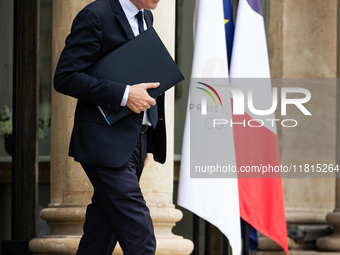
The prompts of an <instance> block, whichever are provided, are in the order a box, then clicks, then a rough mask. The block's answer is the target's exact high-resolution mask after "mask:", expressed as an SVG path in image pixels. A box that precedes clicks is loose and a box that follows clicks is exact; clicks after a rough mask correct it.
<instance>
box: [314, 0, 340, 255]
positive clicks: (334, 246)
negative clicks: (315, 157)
mask: <svg viewBox="0 0 340 255" xmlns="http://www.w3.org/2000/svg"><path fill="white" fill-rule="evenodd" d="M337 9H338V12H337V23H338V24H339V21H340V12H339V11H340V2H339V1H337ZM339 31H340V30H339V26H338V27H337V32H338V33H337V51H336V57H337V59H336V61H337V67H336V72H337V75H336V76H337V77H339V75H340V51H339V50H340V33H339ZM339 85H340V84H339V82H337V91H336V163H337V164H339V163H340V130H339V127H340V89H339ZM336 178H337V179H336V183H335V189H336V190H335V209H334V211H333V212H331V213H329V214H327V216H326V221H327V223H329V224H331V225H332V226H333V227H334V233H333V234H332V235H330V236H326V237H322V238H319V239H318V240H317V242H316V245H317V247H318V248H319V249H320V250H326V251H340V179H339V178H340V173H337V175H336Z"/></svg>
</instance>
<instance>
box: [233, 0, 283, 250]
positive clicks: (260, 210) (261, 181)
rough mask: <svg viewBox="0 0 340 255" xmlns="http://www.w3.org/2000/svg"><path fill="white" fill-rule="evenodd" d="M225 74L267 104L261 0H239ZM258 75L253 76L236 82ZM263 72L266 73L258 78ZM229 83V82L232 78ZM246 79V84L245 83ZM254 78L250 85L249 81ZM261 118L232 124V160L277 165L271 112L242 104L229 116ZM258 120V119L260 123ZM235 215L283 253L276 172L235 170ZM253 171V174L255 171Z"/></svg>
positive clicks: (269, 101) (267, 71) (269, 94)
mask: <svg viewBox="0 0 340 255" xmlns="http://www.w3.org/2000/svg"><path fill="white" fill-rule="evenodd" d="M230 78H231V80H232V81H234V83H235V85H236V86H238V87H239V88H241V89H242V90H243V92H244V94H246V93H247V91H248V90H249V89H251V90H252V91H254V97H255V92H256V95H260V99H261V101H262V102H261V104H262V105H266V106H268V107H267V108H266V109H268V108H270V106H271V105H272V88H271V84H270V79H269V78H270V69H269V61H268V51H267V43H266V35H265V29H264V22H263V17H262V11H261V4H260V0H240V1H239V6H238V12H237V20H236V27H235V34H234V44H233V50H232V59H231V64H230ZM245 78H257V79H256V80H257V81H261V82H260V83H261V86H258V85H256V84H257V83H258V82H241V81H242V79H243V80H244V79H245ZM263 78H265V79H263ZM232 83H233V82H232ZM244 84H247V85H244ZM252 84H253V85H252ZM254 119H257V120H261V119H263V122H261V123H264V125H263V126H262V127H257V128H254V127H249V125H245V126H242V125H234V127H233V131H234V142H235V155H236V165H237V167H238V169H239V168H240V167H241V166H261V165H262V166H272V167H275V166H276V167H279V166H280V158H279V150H278V142H277V133H276V126H275V122H268V121H265V119H275V114H274V113H272V114H269V115H265V116H258V115H254V114H253V113H252V112H251V111H249V109H248V107H246V108H245V113H244V115H233V121H234V122H238V123H240V122H243V121H245V123H248V122H249V121H251V122H254V121H256V120H254ZM261 123H260V124H261ZM238 177H239V178H238V188H239V190H238V192H239V204H240V216H241V218H242V219H243V220H245V221H246V222H248V223H249V224H250V225H251V226H252V227H254V228H255V229H256V230H258V231H259V232H261V233H262V234H264V235H266V236H268V237H269V238H271V239H273V240H274V241H275V242H277V243H278V244H279V245H280V246H281V247H282V248H283V250H284V251H285V252H286V253H287V254H288V244H287V226H286V219H285V213H284V200H283V191H282V182H281V178H280V173H277V174H274V175H273V174H270V175H269V177H273V178H243V177H245V176H240V175H239V176H238ZM256 177H258V176H256Z"/></svg>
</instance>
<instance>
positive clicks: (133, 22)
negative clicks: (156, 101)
mask: <svg viewBox="0 0 340 255" xmlns="http://www.w3.org/2000/svg"><path fill="white" fill-rule="evenodd" d="M119 3H120V5H121V6H122V8H123V11H124V13H125V16H126V18H127V20H128V21H129V23H130V26H131V28H132V31H133V33H134V35H135V36H137V35H139V29H138V20H137V17H136V15H137V13H138V12H139V11H143V25H144V29H145V30H146V29H147V25H146V22H145V19H144V9H142V10H139V9H138V8H137V7H136V6H135V5H134V4H133V3H131V2H130V0H119ZM129 92H130V85H127V86H126V89H125V92H124V95H123V99H122V102H121V104H120V106H126V103H127V100H128V98H129ZM142 123H143V124H147V125H149V126H151V123H150V121H149V118H148V115H147V110H146V111H145V112H144V115H143V122H142Z"/></svg>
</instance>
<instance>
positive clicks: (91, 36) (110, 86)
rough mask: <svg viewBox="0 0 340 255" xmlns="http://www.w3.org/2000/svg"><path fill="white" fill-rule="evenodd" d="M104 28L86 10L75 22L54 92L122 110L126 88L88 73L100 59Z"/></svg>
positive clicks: (61, 58)
mask: <svg viewBox="0 0 340 255" xmlns="http://www.w3.org/2000/svg"><path fill="white" fill-rule="evenodd" d="M101 44H102V27H101V21H100V17H99V15H98V14H97V13H96V12H95V11H94V10H93V9H92V8H90V7H85V8H84V9H83V10H82V11H80V12H79V14H78V15H77V17H76V18H75V19H74V21H73V24H72V28H71V33H70V34H69V36H68V37H67V38H66V44H65V48H64V50H63V51H62V53H61V55H60V59H59V62H58V65H57V68H56V72H55V76H54V88H55V89H56V90H57V91H58V92H60V93H63V94H65V95H69V96H72V97H75V98H78V99H80V100H83V101H85V102H88V103H91V104H94V105H100V106H103V107H107V108H110V109H113V110H119V107H120V104H121V101H122V98H123V94H124V91H125V88H126V84H122V83H118V82H114V81H109V80H100V79H96V78H94V77H92V76H89V75H87V74H86V73H85V71H86V69H87V68H88V67H90V66H91V65H92V64H93V63H95V62H96V61H97V60H98V58H99V55H100V51H101Z"/></svg>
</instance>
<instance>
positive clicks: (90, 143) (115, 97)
mask: <svg viewBox="0 0 340 255" xmlns="http://www.w3.org/2000/svg"><path fill="white" fill-rule="evenodd" d="M158 1H159V0H97V1H95V2H93V3H91V4H89V5H87V6H86V7H85V8H84V9H83V10H81V11H80V12H79V13H78V15H77V17H76V18H75V19H74V22H73V24H72V28H71V33H70V34H69V36H68V37H67V39H66V45H65V48H64V50H63V52H62V53H61V56H60V59H59V62H58V66H57V69H56V72H55V77H54V87H55V89H56V90H57V91H59V92H61V93H63V94H66V95H69V96H72V97H75V98H77V99H78V103H77V107H76V112H75V118H74V128H73V132H72V136H71V142H70V149H69V155H70V156H72V157H74V159H75V160H76V161H78V162H80V163H81V164H82V167H83V168H84V170H85V172H86V174H87V175H88V177H89V179H90V181H91V183H92V184H93V187H94V194H93V197H92V203H91V204H90V205H89V206H88V207H87V211H86V220H85V223H84V235H83V237H82V239H81V241H80V244H79V248H78V251H77V254H78V255H83V254H97V255H104V254H105V255H106V254H112V251H113V249H114V247H115V245H116V242H117V240H118V241H119V243H120V245H121V247H122V249H123V251H124V254H130V255H138V254H143V255H149V254H150V255H151V254H155V249H156V240H155V236H154V232H153V225H152V220H151V217H150V212H149V210H148V208H147V206H146V203H145V200H144V198H143V195H142V193H141V190H140V187H139V179H140V176H141V173H142V169H143V166H144V163H145V161H146V158H147V152H150V153H153V156H154V159H155V160H156V161H158V162H160V163H164V162H165V154H166V135H165V120H164V95H161V96H159V97H157V99H156V100H154V99H153V98H151V97H150V96H149V94H148V93H147V89H152V88H155V87H157V86H159V83H157V82H155V81H150V83H143V84H135V85H134V84H122V83H118V82H115V81H109V80H98V79H96V78H94V77H91V76H89V75H87V74H86V71H87V69H88V68H89V67H90V66H91V65H92V64H93V63H95V62H96V61H97V60H98V59H100V58H101V57H103V56H105V55H106V54H108V53H109V52H111V51H112V50H114V49H116V48H117V47H119V46H120V45H122V44H124V43H125V42H127V41H128V40H130V39H133V38H134V37H135V36H138V34H139V33H142V32H143V30H144V29H147V28H148V27H151V26H152V23H153V17H152V13H151V11H150V9H155V8H156V7H157V3H158ZM131 72H133V70H131ZM129 85H133V86H129ZM156 103H157V104H156ZM97 105H99V106H101V107H106V108H109V109H113V110H115V111H119V109H120V108H121V107H129V108H130V109H131V110H132V111H133V113H132V114H130V115H128V116H127V117H125V118H123V119H121V120H120V121H118V122H117V123H115V124H113V125H111V126H109V125H108V124H107V123H106V121H105V119H104V118H103V116H102V115H101V113H100V112H99V110H98V108H97ZM152 107H153V108H152ZM155 113H156V118H155V117H152V116H155Z"/></svg>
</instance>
